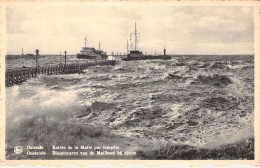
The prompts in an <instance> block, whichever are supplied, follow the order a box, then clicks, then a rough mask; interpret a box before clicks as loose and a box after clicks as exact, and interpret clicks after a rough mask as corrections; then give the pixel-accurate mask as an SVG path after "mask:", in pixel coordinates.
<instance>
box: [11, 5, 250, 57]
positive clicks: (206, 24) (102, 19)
mask: <svg viewBox="0 0 260 168" xmlns="http://www.w3.org/2000/svg"><path fill="white" fill-rule="evenodd" d="M6 12H7V15H6V16H7V33H8V51H10V52H16V51H20V48H24V49H25V51H28V52H32V51H34V50H35V49H36V48H39V49H40V51H42V52H43V53H59V51H60V50H65V49H66V50H68V51H69V52H70V53H76V52H78V51H79V50H80V48H81V47H82V46H83V40H84V37H85V35H87V36H88V41H89V44H88V45H89V46H93V47H97V46H98V42H99V41H101V43H102V48H103V49H104V50H105V51H107V52H108V53H110V52H112V51H114V52H125V50H126V39H127V38H128V39H129V34H130V33H132V32H133V31H134V23H135V22H137V30H138V32H140V33H141V40H140V43H139V44H138V46H140V49H141V50H143V51H147V52H153V51H154V50H155V49H157V50H161V48H162V47H163V46H164V44H165V45H166V47H167V51H168V53H172V54H178V53H193V54H200V53H206V54H211V53H212V54H215V53H218V52H220V50H221V53H233V54H239V53H246V52H248V53H253V42H254V18H253V8H252V7H230V6H228V7H188V6H187V7H177V6H165V5H163V3H162V4H157V5H152V4H151V3H147V5H134V4H131V3H128V4H127V5H123V4H121V5H113V4H112V5H108V6H105V5H103V6H101V5H99V6H98V5H91V6H84V5H82V6H37V8H36V7H35V6H24V7H23V8H20V7H17V6H16V7H15V6H12V7H11V6H10V7H8V8H7V11H6ZM194 46H197V49H194ZM230 46H232V47H230ZM220 47H222V49H220ZM229 47H230V48H229Z"/></svg>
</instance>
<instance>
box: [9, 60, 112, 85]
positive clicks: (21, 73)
mask: <svg viewBox="0 0 260 168" xmlns="http://www.w3.org/2000/svg"><path fill="white" fill-rule="evenodd" d="M115 63H116V61H115V60H105V61H99V62H98V61H96V62H87V63H85V64H66V65H62V64H59V65H55V66H42V67H40V66H38V65H37V67H31V68H18V69H7V70H6V72H5V85H6V86H7V87H9V86H12V85H15V84H20V83H22V82H25V81H26V80H27V79H29V78H35V77H36V76H37V74H42V75H58V74H73V73H79V74H80V73H82V72H83V70H84V69H86V68H88V67H90V66H97V65H101V66H102V65H112V66H114V65H115Z"/></svg>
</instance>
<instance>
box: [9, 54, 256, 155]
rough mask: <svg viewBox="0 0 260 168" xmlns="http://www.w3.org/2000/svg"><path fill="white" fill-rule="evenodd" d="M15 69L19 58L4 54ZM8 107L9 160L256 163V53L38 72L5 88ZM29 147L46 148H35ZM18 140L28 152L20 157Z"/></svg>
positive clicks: (54, 60) (52, 60)
mask: <svg viewBox="0 0 260 168" xmlns="http://www.w3.org/2000/svg"><path fill="white" fill-rule="evenodd" d="M59 61H60V57H59V56H41V57H40V59H39V63H40V66H43V65H51V64H52V65H55V64H58V63H59ZM78 61H82V60H76V59H75V58H74V56H71V57H69V58H68V62H69V63H70V62H71V63H75V62H78ZM24 64H25V65H26V66H34V65H35V62H34V60H33V59H29V58H28V59H25V60H24ZM17 67H21V60H20V59H19V58H13V59H7V60H6V68H9V69H10V68H17ZM5 108H6V158H7V159H153V160H154V159H162V160H164V159H170V160H198V159H199V160H205V159H207V160H212V159H214V160H216V159H225V160H227V159H230V160H237V159H249V160H252V159H254V56H253V55H232V56H221V55H218V56H216V55H215V56H213V55H212V56H210V55H209V56H206V55H199V56H181V55H179V56H172V59H171V60H142V61H121V60H119V59H118V61H117V63H116V65H115V66H96V67H89V68H88V69H85V70H84V73H81V74H62V75H38V76H37V77H36V78H31V79H29V80H27V81H26V82H24V83H22V84H20V85H14V86H11V87H6V107H5ZM28 145H30V146H39V145H41V146H43V147H44V148H45V149H46V151H47V154H46V155H41V156H38V155H37V156H36V155H28V154H26V150H27V149H26V148H27V147H26V146H28ZM53 145H56V146H82V145H85V146H101V147H103V146H110V147H111V146H117V147H119V149H117V150H120V151H123V152H124V151H128V152H129V153H132V154H133V155H123V156H120V155H105V156H102V155H101V156H97V155H95V156H90V155H87V156H55V155H52V154H51V150H52V149H51V148H52V146H53ZM16 146H21V147H23V150H24V151H25V152H23V153H22V154H20V155H17V154H15V153H14V152H13V151H14V148H15V147H16ZM95 150H96V151H97V150H99V149H95Z"/></svg>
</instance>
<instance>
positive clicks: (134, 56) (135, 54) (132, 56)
mask: <svg viewBox="0 0 260 168" xmlns="http://www.w3.org/2000/svg"><path fill="white" fill-rule="evenodd" d="M133 34H134V36H135V48H134V50H131V51H130V52H129V54H128V41H127V57H126V58H122V60H123V61H131V60H146V59H171V56H167V55H166V49H165V48H164V55H157V56H154V55H144V54H143V53H142V52H141V51H139V50H137V44H136V43H137V34H140V33H137V31H136V23H135V32H134V33H131V34H130V39H131V36H132V35H133Z"/></svg>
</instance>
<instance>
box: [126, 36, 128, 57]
mask: <svg viewBox="0 0 260 168" xmlns="http://www.w3.org/2000/svg"><path fill="white" fill-rule="evenodd" d="M127 54H128V39H127V40H126V55H127Z"/></svg>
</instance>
